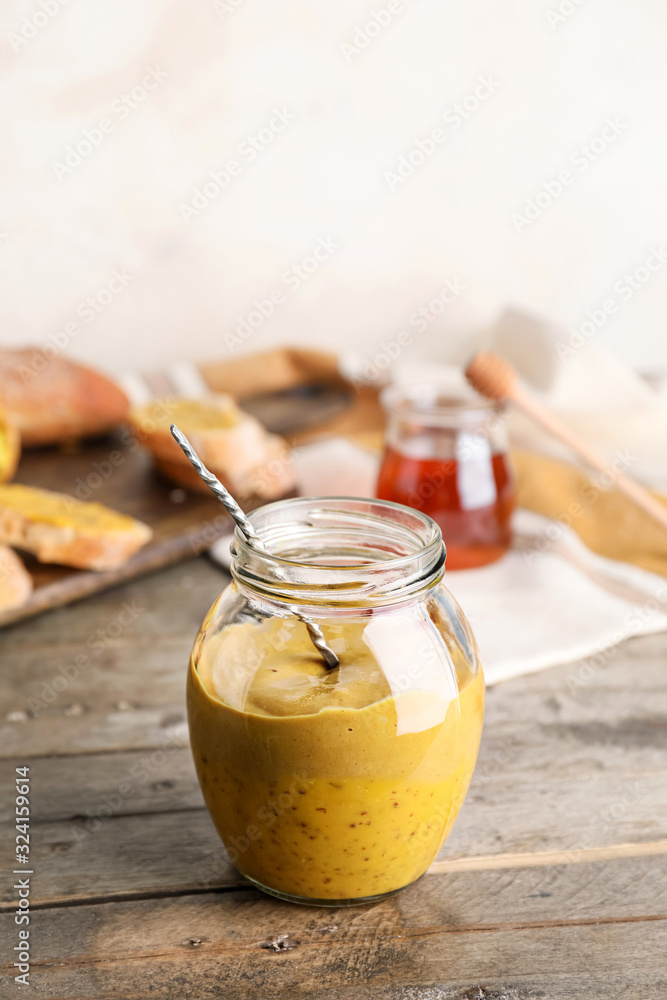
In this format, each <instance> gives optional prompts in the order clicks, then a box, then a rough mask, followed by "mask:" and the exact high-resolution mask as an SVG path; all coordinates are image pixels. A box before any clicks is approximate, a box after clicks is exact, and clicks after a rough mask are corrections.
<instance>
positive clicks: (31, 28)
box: [7, 0, 69, 52]
mask: <svg viewBox="0 0 667 1000" xmlns="http://www.w3.org/2000/svg"><path fill="white" fill-rule="evenodd" d="M68 3H69V0H39V3H38V4H37V10H34V11H33V12H32V14H29V15H27V16H26V17H24V18H23V20H22V21H21V25H20V27H19V28H18V29H17V30H16V31H10V32H9V35H8V36H7V37H8V39H9V44H10V45H11V47H12V48H13V50H14V52H20V51H21V49H22V48H24V47H25V46H26V45H28V44H29V43H30V42H31V41H32V40H33V39H34V38H37V35H38V34H39V33H40V31H41V30H42V29H43V28H45V27H46V26H47V24H50V22H51V21H52V20H53V19H54V17H56V16H57V15H58V14H59V13H60V11H61V10H62V8H63V7H65V6H67V4H68Z"/></svg>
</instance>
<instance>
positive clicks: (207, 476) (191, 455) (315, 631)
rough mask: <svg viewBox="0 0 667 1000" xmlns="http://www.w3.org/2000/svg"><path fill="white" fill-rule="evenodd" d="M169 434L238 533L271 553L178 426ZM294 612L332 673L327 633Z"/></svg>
mask: <svg viewBox="0 0 667 1000" xmlns="http://www.w3.org/2000/svg"><path fill="white" fill-rule="evenodd" d="M170 430H171V433H172V437H173V438H174V440H175V441H176V443H177V444H178V445H179V446H180V448H181V449H182V450H183V453H184V455H185V457H186V458H187V459H188V461H189V462H190V464H191V465H192V467H193V468H194V470H195V472H196V473H197V475H198V476H199V477H200V479H202V480H203V481H204V482H205V483H206V485H207V486H208V488H209V489H210V490H211V491H212V492H213V493H214V494H215V495H216V497H217V498H218V500H219V501H220V502H221V504H222V505H223V507H224V508H225V510H226V511H227V512H228V513H229V514H231V516H232V517H233V518H234V521H235V522H236V524H237V525H238V527H239V529H240V530H241V532H242V533H243V535H244V536H245V538H246V539H247V540H248V542H250V544H251V545H253V546H254V547H255V548H256V549H259V551H260V552H266V553H268V552H269V550H268V549H267V547H266V545H265V544H264V542H263V541H262V539H261V538H260V536H259V535H258V534H257V532H256V531H255V529H254V528H253V526H252V524H251V523H250V521H249V519H248V518H247V517H246V515H245V514H244V512H243V510H242V509H241V507H240V506H239V505H238V503H237V502H236V500H235V499H234V497H233V496H232V495H231V493H230V492H229V490H226V489H225V487H224V486H223V485H222V483H221V482H220V480H219V479H217V478H216V477H215V476H214V475H213V473H212V472H210V471H209V470H208V469H207V468H206V466H205V465H204V463H203V462H202V460H201V458H200V457H199V455H198V454H197V452H196V451H195V450H194V448H193V447H192V445H191V444H190V442H189V441H188V439H187V438H186V436H185V434H183V432H182V431H180V430H179V429H178V427H177V426H176V424H172V425H171V427H170ZM291 610H292V612H293V614H295V615H296V617H297V618H299V619H300V621H302V622H303V624H304V625H305V626H306V628H307V629H308V635H309V636H310V640H311V642H312V644H313V646H314V647H315V649H316V650H317V651H318V653H319V654H320V656H321V657H322V659H323V660H324V662H325V663H326V665H327V667H329V669H332V668H333V667H337V666H338V664H339V662H340V661H339V659H338V657H337V656H336V654H335V653H334V651H333V649H331V647H330V646H328V645H327V643H326V640H325V638H324V633H323V632H322V629H321V628H320V626H319V625H316V624H315V622H312V621H310V620H309V619H308V618H305V617H304V616H303V615H300V614H298V613H297V612H296V611H294V610H293V609H291Z"/></svg>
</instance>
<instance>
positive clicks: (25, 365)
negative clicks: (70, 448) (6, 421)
mask: <svg viewBox="0 0 667 1000" xmlns="http://www.w3.org/2000/svg"><path fill="white" fill-rule="evenodd" d="M51 354H52V351H50V352H48V353H47V349H41V348H38V347H26V348H21V349H17V348H0V405H1V406H3V407H4V409H5V410H6V412H7V414H8V416H9V418H10V419H11V421H12V423H13V424H14V425H15V426H16V428H17V429H18V431H19V433H20V435H21V443H22V444H23V445H24V446H26V447H32V446H33V445H43V444H55V443H57V442H59V441H67V440H73V439H78V438H83V437H91V436H93V435H95V434H104V433H106V432H107V431H110V430H112V429H113V428H114V427H116V426H117V425H118V424H119V423H122V421H123V420H124V419H125V418H126V416H127V412H128V410H129V402H128V399H127V396H126V395H125V393H124V392H123V391H122V390H121V389H120V388H119V387H118V386H117V385H116V384H115V383H114V382H112V381H111V380H110V379H108V378H105V376H104V375H100V374H99V372H96V371H93V370H92V369H91V368H86V367H85V366H84V365H79V364H76V363H75V362H74V361H69V360H68V359H67V358H64V357H62V356H61V355H59V354H55V356H51Z"/></svg>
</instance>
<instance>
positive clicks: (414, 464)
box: [376, 385, 515, 569]
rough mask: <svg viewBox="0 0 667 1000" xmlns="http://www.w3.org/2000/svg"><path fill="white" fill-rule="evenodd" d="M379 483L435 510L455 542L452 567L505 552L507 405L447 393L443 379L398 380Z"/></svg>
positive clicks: (509, 474)
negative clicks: (428, 382)
mask: <svg viewBox="0 0 667 1000" xmlns="http://www.w3.org/2000/svg"><path fill="white" fill-rule="evenodd" d="M382 402H383V405H384V407H385V409H386V411H387V431H386V441H385V452H384V456H383V459H382V465H381V468H380V474H379V478H378V485H377V490H376V492H377V495H378V497H380V498H382V499H384V500H393V501H395V502H396V503H403V504H407V505H408V506H409V507H414V508H415V509H416V510H421V511H424V512H425V513H427V514H429V515H430V516H431V517H432V518H433V519H434V521H436V522H437V524H438V525H439V526H440V528H441V530H442V534H443V538H444V540H445V544H446V545H447V568H448V569H470V568H471V567H474V566H484V565H485V564H487V563H491V562H494V561H495V560H496V559H499V558H500V557H501V556H502V555H504V553H505V552H506V551H507V550H508V549H509V547H510V545H511V542H512V531H511V518H512V512H513V510H514V506H515V480H514V473H513V470H512V466H511V463H510V459H509V453H508V446H507V435H506V431H505V420H504V405H503V404H502V403H494V402H490V401H489V400H486V399H484V398H483V397H481V396H477V395H473V394H472V391H471V394H470V396H463V395H461V396H455V397H452V396H450V395H447V394H444V393H443V392H442V391H441V390H440V389H439V388H438V387H437V386H435V385H417V386H410V387H404V386H391V387H390V388H389V389H386V390H385V391H384V393H383V394H382Z"/></svg>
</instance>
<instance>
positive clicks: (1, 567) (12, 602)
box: [0, 545, 32, 612]
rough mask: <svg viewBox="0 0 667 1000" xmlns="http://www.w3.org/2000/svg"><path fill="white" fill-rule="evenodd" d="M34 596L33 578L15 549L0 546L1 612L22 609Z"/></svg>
mask: <svg viewBox="0 0 667 1000" xmlns="http://www.w3.org/2000/svg"><path fill="white" fill-rule="evenodd" d="M31 594H32V577H31V576H30V573H28V570H27V569H26V568H25V566H24V565H23V563H22V561H21V560H20V558H19V557H18V556H17V554H16V552H14V550H13V549H10V548H8V547H7V546H6V545H0V612H2V611H9V610H10V608H20V607H21V606H22V605H23V604H25V602H26V601H27V600H28V598H29V597H30V595H31Z"/></svg>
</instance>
